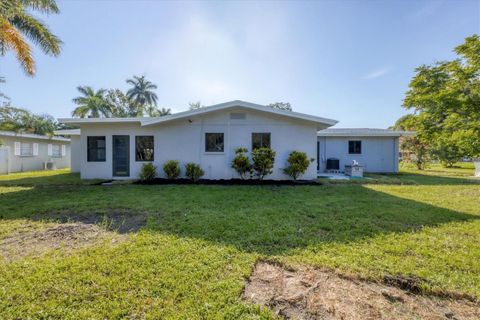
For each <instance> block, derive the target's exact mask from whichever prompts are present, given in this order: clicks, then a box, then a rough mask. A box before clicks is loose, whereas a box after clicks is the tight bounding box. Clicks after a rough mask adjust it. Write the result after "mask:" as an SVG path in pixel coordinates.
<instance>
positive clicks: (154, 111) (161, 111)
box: [147, 106, 172, 117]
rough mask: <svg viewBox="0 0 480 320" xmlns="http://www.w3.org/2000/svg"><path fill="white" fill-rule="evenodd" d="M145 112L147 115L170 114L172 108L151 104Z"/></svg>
mask: <svg viewBox="0 0 480 320" xmlns="http://www.w3.org/2000/svg"><path fill="white" fill-rule="evenodd" d="M147 114H148V116H149V117H163V116H168V115H171V114H172V110H171V109H170V108H155V107H153V106H151V107H149V108H148V109H147Z"/></svg>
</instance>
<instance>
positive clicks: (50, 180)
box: [0, 172, 102, 187]
mask: <svg viewBox="0 0 480 320" xmlns="http://www.w3.org/2000/svg"><path fill="white" fill-rule="evenodd" d="M28 174H29V173H28V172H27V173H25V174H23V173H13V174H10V175H1V176H0V187H1V186H48V185H90V184H95V183H98V182H99V181H102V180H101V179H91V180H81V179H80V174H79V173H69V172H67V173H54V174H52V175H45V176H29V175H28Z"/></svg>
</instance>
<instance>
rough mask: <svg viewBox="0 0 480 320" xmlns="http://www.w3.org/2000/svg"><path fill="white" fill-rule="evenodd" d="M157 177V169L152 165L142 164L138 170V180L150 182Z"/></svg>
mask: <svg viewBox="0 0 480 320" xmlns="http://www.w3.org/2000/svg"><path fill="white" fill-rule="evenodd" d="M156 176H157V167H156V166H154V165H153V163H144V164H143V165H142V168H141V169H140V175H139V177H140V180H142V181H151V180H153V179H155V177H156Z"/></svg>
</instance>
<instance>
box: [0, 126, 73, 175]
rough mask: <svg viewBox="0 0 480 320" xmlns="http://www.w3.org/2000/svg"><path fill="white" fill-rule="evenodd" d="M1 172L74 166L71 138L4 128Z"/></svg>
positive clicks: (0, 153) (2, 133)
mask: <svg viewBox="0 0 480 320" xmlns="http://www.w3.org/2000/svg"><path fill="white" fill-rule="evenodd" d="M0 140H1V142H2V143H1V144H2V146H0V174H7V173H10V172H19V171H32V170H44V169H46V168H48V169H55V168H56V169H60V168H67V167H69V166H70V139H66V138H62V137H49V136H43V135H38V134H29V133H16V132H12V131H0Z"/></svg>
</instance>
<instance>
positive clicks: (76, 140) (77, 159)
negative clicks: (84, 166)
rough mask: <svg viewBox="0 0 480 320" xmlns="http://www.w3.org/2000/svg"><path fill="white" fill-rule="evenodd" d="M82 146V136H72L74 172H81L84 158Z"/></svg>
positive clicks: (71, 155) (71, 146)
mask: <svg viewBox="0 0 480 320" xmlns="http://www.w3.org/2000/svg"><path fill="white" fill-rule="evenodd" d="M81 152H82V151H81V148H80V136H71V137H70V157H71V161H70V170H71V171H72V172H80V163H81V159H82V154H81Z"/></svg>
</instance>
